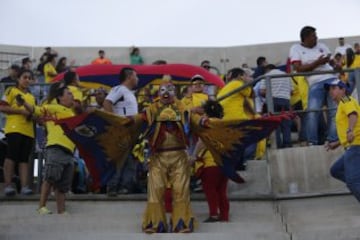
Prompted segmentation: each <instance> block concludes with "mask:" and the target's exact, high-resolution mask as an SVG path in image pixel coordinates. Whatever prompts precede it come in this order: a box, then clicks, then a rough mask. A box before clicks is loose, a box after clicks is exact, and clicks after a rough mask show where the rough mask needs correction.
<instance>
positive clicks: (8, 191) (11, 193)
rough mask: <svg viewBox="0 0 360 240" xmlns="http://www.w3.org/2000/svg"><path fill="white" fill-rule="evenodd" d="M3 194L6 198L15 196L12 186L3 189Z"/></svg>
mask: <svg viewBox="0 0 360 240" xmlns="http://www.w3.org/2000/svg"><path fill="white" fill-rule="evenodd" d="M4 194H5V196H7V197H11V196H14V195H15V194H16V190H15V188H13V187H12V186H7V187H5V188H4Z"/></svg>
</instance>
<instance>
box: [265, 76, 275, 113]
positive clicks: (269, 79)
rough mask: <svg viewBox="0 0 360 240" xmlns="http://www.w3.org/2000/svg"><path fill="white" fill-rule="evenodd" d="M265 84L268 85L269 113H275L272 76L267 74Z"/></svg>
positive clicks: (267, 100)
mask: <svg viewBox="0 0 360 240" xmlns="http://www.w3.org/2000/svg"><path fill="white" fill-rule="evenodd" d="M265 86H266V106H267V112H268V113H274V101H273V96H272V89H271V77H270V76H267V77H266V78H265Z"/></svg>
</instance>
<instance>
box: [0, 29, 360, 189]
mask: <svg viewBox="0 0 360 240" xmlns="http://www.w3.org/2000/svg"><path fill="white" fill-rule="evenodd" d="M45 50H46V51H45V52H44V54H42V56H41V58H40V63H39V64H38V66H37V67H36V69H34V67H33V66H32V61H31V59H30V58H28V57H26V58H24V59H23V60H22V65H21V66H18V65H11V66H10V67H9V74H8V76H7V77H4V78H2V79H1V80H0V83H4V84H16V87H12V86H8V85H7V86H6V88H7V89H6V92H5V93H4V96H3V99H2V100H3V101H4V102H6V103H8V104H10V107H12V108H13V109H11V108H10V107H9V108H7V109H4V108H1V111H2V112H3V113H6V114H7V115H6V116H7V128H8V129H7V136H6V137H7V141H8V142H9V143H10V145H9V146H10V148H9V150H8V152H9V154H8V155H7V158H6V160H5V161H4V173H5V174H4V175H5V179H4V180H5V185H6V188H5V194H6V195H13V194H14V193H15V189H14V188H12V187H11V181H12V177H13V175H14V173H15V172H16V171H17V172H18V173H17V174H18V175H20V180H21V189H20V192H21V193H22V194H31V189H30V185H29V182H28V179H29V178H28V176H27V175H26V174H25V172H26V173H28V172H29V170H28V169H27V168H28V165H27V162H28V160H29V157H28V156H30V155H31V154H30V152H31V151H32V149H31V148H30V147H29V148H27V149H26V150H27V151H25V150H24V151H22V154H23V155H21V156H19V154H18V151H17V150H16V149H15V148H11V146H14V145H18V144H19V142H20V141H24V142H26V141H25V140H24V139H25V138H26V139H27V138H32V140H29V141H27V143H28V145H31V144H30V142H33V138H34V136H28V135H29V134H27V135H26V134H25V137H24V136H22V134H23V135H24V130H23V126H21V127H19V126H20V125H21V124H23V123H26V124H27V125H28V124H29V123H31V126H32V127H33V126H34V124H33V123H37V124H39V125H41V124H42V123H41V122H38V119H36V118H33V116H32V115H31V116H30V114H29V113H27V112H24V111H23V110H22V109H20V108H19V107H18V106H17V100H16V95H17V94H19V93H21V94H22V95H23V98H24V99H25V100H26V101H27V102H34V104H35V98H34V96H33V94H32V93H33V92H32V91H31V89H30V91H29V86H30V84H31V83H35V82H40V83H43V82H44V83H51V82H52V80H53V78H54V77H56V76H57V75H58V74H59V73H62V72H66V73H67V74H66V76H67V77H66V78H65V79H64V82H63V84H64V86H65V87H67V88H68V89H69V90H70V92H71V93H72V95H73V98H74V105H72V108H73V109H74V110H75V112H76V113H80V112H82V111H84V110H85V109H86V108H96V109H102V110H104V111H109V112H113V113H115V114H117V115H120V116H130V115H134V114H136V113H138V112H139V110H140V111H141V110H142V109H143V108H144V107H146V106H147V105H148V104H150V102H152V101H154V100H155V99H156V92H154V90H153V89H152V88H151V86H150V87H147V88H145V89H141V90H140V91H139V92H138V93H137V96H135V95H134V93H133V91H132V89H133V88H134V87H135V86H136V82H137V80H138V79H137V76H136V72H135V71H133V70H132V69H131V68H125V69H123V71H122V73H121V75H120V85H119V86H117V87H115V88H113V89H111V91H110V92H107V91H106V90H105V89H103V88H99V89H95V90H90V91H89V90H85V89H81V87H80V85H79V78H78V76H77V74H76V73H75V71H74V69H75V68H74V66H75V61H70V62H68V59H67V58H66V57H61V58H60V59H59V60H57V58H58V56H59V54H58V53H57V52H56V51H55V50H54V49H52V48H50V47H48V48H46V49H45ZM129 63H130V64H131V65H141V64H144V63H145V61H144V59H143V57H142V56H141V53H140V49H139V48H137V47H133V48H131V49H130V54H129ZM91 64H112V61H111V60H110V59H109V58H107V57H106V53H105V51H104V50H99V51H98V57H97V58H96V59H94V60H93V61H92V62H91ZM152 64H154V65H161V64H167V62H166V61H165V60H157V61H155V62H153V63H152ZM200 66H201V67H202V68H204V69H206V70H208V71H211V72H213V73H214V74H220V72H219V70H218V69H217V68H216V67H214V66H212V65H211V62H210V61H208V60H204V61H202V62H201V63H200ZM239 66H240V64H239ZM359 67H360V45H359V43H355V44H354V47H352V46H350V45H348V44H346V43H345V39H344V38H339V46H338V47H337V48H336V49H335V51H334V52H332V51H330V49H329V48H328V47H327V46H326V45H325V44H323V43H321V42H318V39H317V35H316V29H315V28H313V27H310V26H306V27H304V28H302V29H301V31H300V42H299V43H297V44H294V45H293V46H292V47H291V49H290V50H289V66H288V68H287V69H288V70H289V71H288V72H298V73H302V72H303V73H306V72H312V71H329V70H330V71H331V70H337V71H338V72H337V73H334V74H322V75H310V76H307V77H289V76H286V75H285V76H284V77H281V78H274V79H272V80H271V83H270V84H268V83H267V82H266V81H268V80H267V79H268V78H264V79H262V80H261V81H259V82H258V83H257V84H253V85H250V84H251V83H252V82H253V81H254V80H255V79H257V78H259V77H261V76H265V77H267V76H272V75H279V74H286V72H285V71H283V70H282V69H283V68H281V67H279V66H276V65H274V64H271V63H268V61H267V58H266V57H265V56H260V57H258V58H257V60H256V67H254V68H251V67H249V64H248V63H242V65H241V68H240V67H236V68H233V69H230V70H229V71H228V72H227V73H226V74H225V75H224V76H222V77H223V79H224V81H225V82H226V86H225V87H224V88H222V89H217V88H216V87H215V86H211V85H207V84H206V79H204V78H203V77H202V76H200V75H199V76H194V77H193V79H191V81H190V84H191V85H189V86H182V87H181V89H179V93H180V92H181V94H179V96H178V97H179V98H182V101H183V103H184V104H185V105H189V106H190V105H191V108H192V109H193V110H194V111H198V112H199V113H201V111H202V110H201V105H202V104H203V103H204V102H206V101H207V100H208V99H215V98H216V96H217V97H220V98H221V97H222V96H226V95H227V94H228V93H230V92H232V91H233V90H234V89H237V88H239V87H241V86H244V85H247V84H249V85H250V86H249V87H248V88H244V89H243V90H242V91H240V92H238V93H236V94H233V95H231V96H230V97H227V98H226V99H224V100H222V101H221V103H222V105H223V108H224V119H253V118H257V117H260V116H261V115H264V114H267V113H268V111H269V108H268V106H267V104H266V97H267V96H269V95H271V97H272V100H273V110H274V111H275V112H278V113H279V112H283V111H289V110H293V111H303V110H309V112H307V113H304V112H299V114H298V115H297V117H296V118H295V119H294V120H286V121H284V122H283V123H282V124H281V126H280V127H279V129H277V131H276V146H277V147H278V148H288V147H291V146H292V145H293V144H294V143H295V144H298V143H299V144H300V145H302V146H303V145H322V144H328V143H331V142H333V141H337V135H336V126H335V122H334V117H335V112H336V104H335V103H334V101H333V100H332V99H331V98H330V97H329V95H328V92H327V90H326V89H325V88H324V85H325V84H327V83H330V82H332V81H333V80H334V79H335V78H340V79H341V80H342V81H344V83H346V84H348V85H349V91H350V92H352V91H353V90H354V88H355V75H354V74H353V73H343V72H341V69H342V68H351V69H355V68H359ZM35 76H37V77H35ZM269 85H270V86H271V91H269V89H267V88H268V87H269ZM14 89H15V90H14ZM44 89H45V90H44ZM44 89H43V91H47V93H46V94H43V95H42V96H43V99H42V100H44V99H45V96H47V100H49V99H51V96H50V95H51V92H52V91H51V87H50V89H49V88H44ZM36 97H38V96H36ZM38 104H40V103H39V102H38ZM14 109H15V110H14ZM13 118H18V119H17V120H16V119H15V120H12V119H13ZM31 119H32V120H33V121H32V120H31ZM14 122H15V123H14ZM20 123H21V124H20ZM9 124H13V125H11V126H10V125H9ZM19 124H20V125H19ZM324 126H326V128H325V127H324ZM9 129H12V130H10V131H9ZM14 129H19V130H14ZM5 130H6V129H5ZM13 130H14V131H13ZM294 131H297V132H298V139H297V140H295V141H294V140H293V139H292V134H291V133H292V132H294ZM9 132H10V133H12V134H13V135H16V136H15V137H13V136H11V135H9ZM19 135H21V136H19ZM193 147H194V146H193ZM265 147H266V141H263V142H261V143H258V144H254V145H252V146H250V147H248V148H247V149H245V150H244V152H243V154H241V155H240V156H239V159H238V161H237V169H239V170H245V169H246V160H248V159H261V157H262V155H263V153H264V149H265ZM29 149H30V150H29ZM24 154H25V155H27V158H26V157H25V155H24ZM17 164H18V168H17V167H16V166H17ZM25 164H26V165H25ZM138 165H139V163H138V161H137V159H136V154H135V153H134V154H130V155H129V158H128V160H127V163H126V164H125V167H124V168H123V169H122V170H121V171H120V170H119V171H118V172H117V173H116V174H115V176H114V178H113V179H112V180H111V181H110V182H109V184H108V186H107V189H106V190H105V191H107V192H108V193H109V195H116V194H117V193H122V194H126V193H131V192H144V191H146V190H144V187H143V186H139V185H137V184H138V181H137V179H136V176H138V175H139V174H138V173H137V171H138V168H139V166H138ZM140 165H141V164H140ZM84 171H85V172H86V168H84ZM140 175H141V174H140ZM84 176H86V174H84ZM142 176H144V175H143V174H142ZM145 176H146V174H145ZM195 187H196V186H195ZM95 191H104V190H99V189H96V190H95Z"/></svg>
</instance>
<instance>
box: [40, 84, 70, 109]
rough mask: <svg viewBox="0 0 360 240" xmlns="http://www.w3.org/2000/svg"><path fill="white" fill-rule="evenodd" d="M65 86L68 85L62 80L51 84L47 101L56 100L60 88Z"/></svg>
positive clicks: (48, 102)
mask: <svg viewBox="0 0 360 240" xmlns="http://www.w3.org/2000/svg"><path fill="white" fill-rule="evenodd" d="M64 87H66V86H65V84H64V82H62V81H60V82H56V83H53V84H51V86H50V89H49V94H48V96H47V98H46V100H45V103H47V104H50V103H51V102H52V101H54V99H56V98H57V97H58V95H59V89H61V88H64Z"/></svg>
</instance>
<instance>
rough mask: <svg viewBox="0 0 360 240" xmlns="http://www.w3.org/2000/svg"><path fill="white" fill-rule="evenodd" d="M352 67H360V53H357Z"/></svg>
mask: <svg viewBox="0 0 360 240" xmlns="http://www.w3.org/2000/svg"><path fill="white" fill-rule="evenodd" d="M350 68H351V69H355V68H360V54H355V56H354V61H353V62H352V64H351V66H350Z"/></svg>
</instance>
